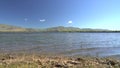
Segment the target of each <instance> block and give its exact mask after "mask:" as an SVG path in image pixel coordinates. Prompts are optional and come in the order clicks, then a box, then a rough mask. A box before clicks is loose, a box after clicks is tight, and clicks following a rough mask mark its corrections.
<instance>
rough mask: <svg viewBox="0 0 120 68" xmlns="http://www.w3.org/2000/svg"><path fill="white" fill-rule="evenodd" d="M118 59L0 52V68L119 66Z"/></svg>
mask: <svg viewBox="0 0 120 68" xmlns="http://www.w3.org/2000/svg"><path fill="white" fill-rule="evenodd" d="M119 67H120V59H117V58H113V57H106V58H100V57H90V56H60V55H57V56H47V55H40V54H39V55H36V54H29V55H28V54H7V53H6V54H0V68H119Z"/></svg>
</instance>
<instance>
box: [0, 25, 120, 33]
mask: <svg viewBox="0 0 120 68" xmlns="http://www.w3.org/2000/svg"><path fill="white" fill-rule="evenodd" d="M0 32H83V33H84V32H85V33H87V32H88V33H89V32H93V33H94V32H95V33H97V32H98V33H102V32H106V33H112V32H120V31H119V30H107V29H91V28H77V27H64V26H58V27H50V28H43V29H40V28H38V29H37V28H36V29H35V28H22V27H18V26H12V25H5V24H0Z"/></svg>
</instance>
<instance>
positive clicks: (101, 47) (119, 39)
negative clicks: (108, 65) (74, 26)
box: [0, 33, 120, 57]
mask: <svg viewBox="0 0 120 68" xmlns="http://www.w3.org/2000/svg"><path fill="white" fill-rule="evenodd" d="M22 51H23V52H32V53H44V54H59V55H60V54H62V55H65V56H79V55H85V56H100V57H101V56H102V57H103V56H112V55H119V54H120V33H0V52H11V53H12V52H22Z"/></svg>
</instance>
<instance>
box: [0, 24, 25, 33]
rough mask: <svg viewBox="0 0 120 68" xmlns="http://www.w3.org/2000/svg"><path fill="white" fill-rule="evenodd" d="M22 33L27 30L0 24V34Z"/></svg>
mask: <svg viewBox="0 0 120 68" xmlns="http://www.w3.org/2000/svg"><path fill="white" fill-rule="evenodd" d="M21 31H26V29H25V28H22V27H17V26H12V25H5V24H0V32H21Z"/></svg>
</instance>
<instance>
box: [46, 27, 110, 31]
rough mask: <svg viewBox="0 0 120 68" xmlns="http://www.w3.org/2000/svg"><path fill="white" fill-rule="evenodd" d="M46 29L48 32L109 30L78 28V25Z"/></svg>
mask: <svg viewBox="0 0 120 68" xmlns="http://www.w3.org/2000/svg"><path fill="white" fill-rule="evenodd" d="M46 31H48V32H102V31H103V32H105V31H109V30H107V29H91V28H82V29H81V28H77V27H64V26H58V27H51V28H47V29H46Z"/></svg>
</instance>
